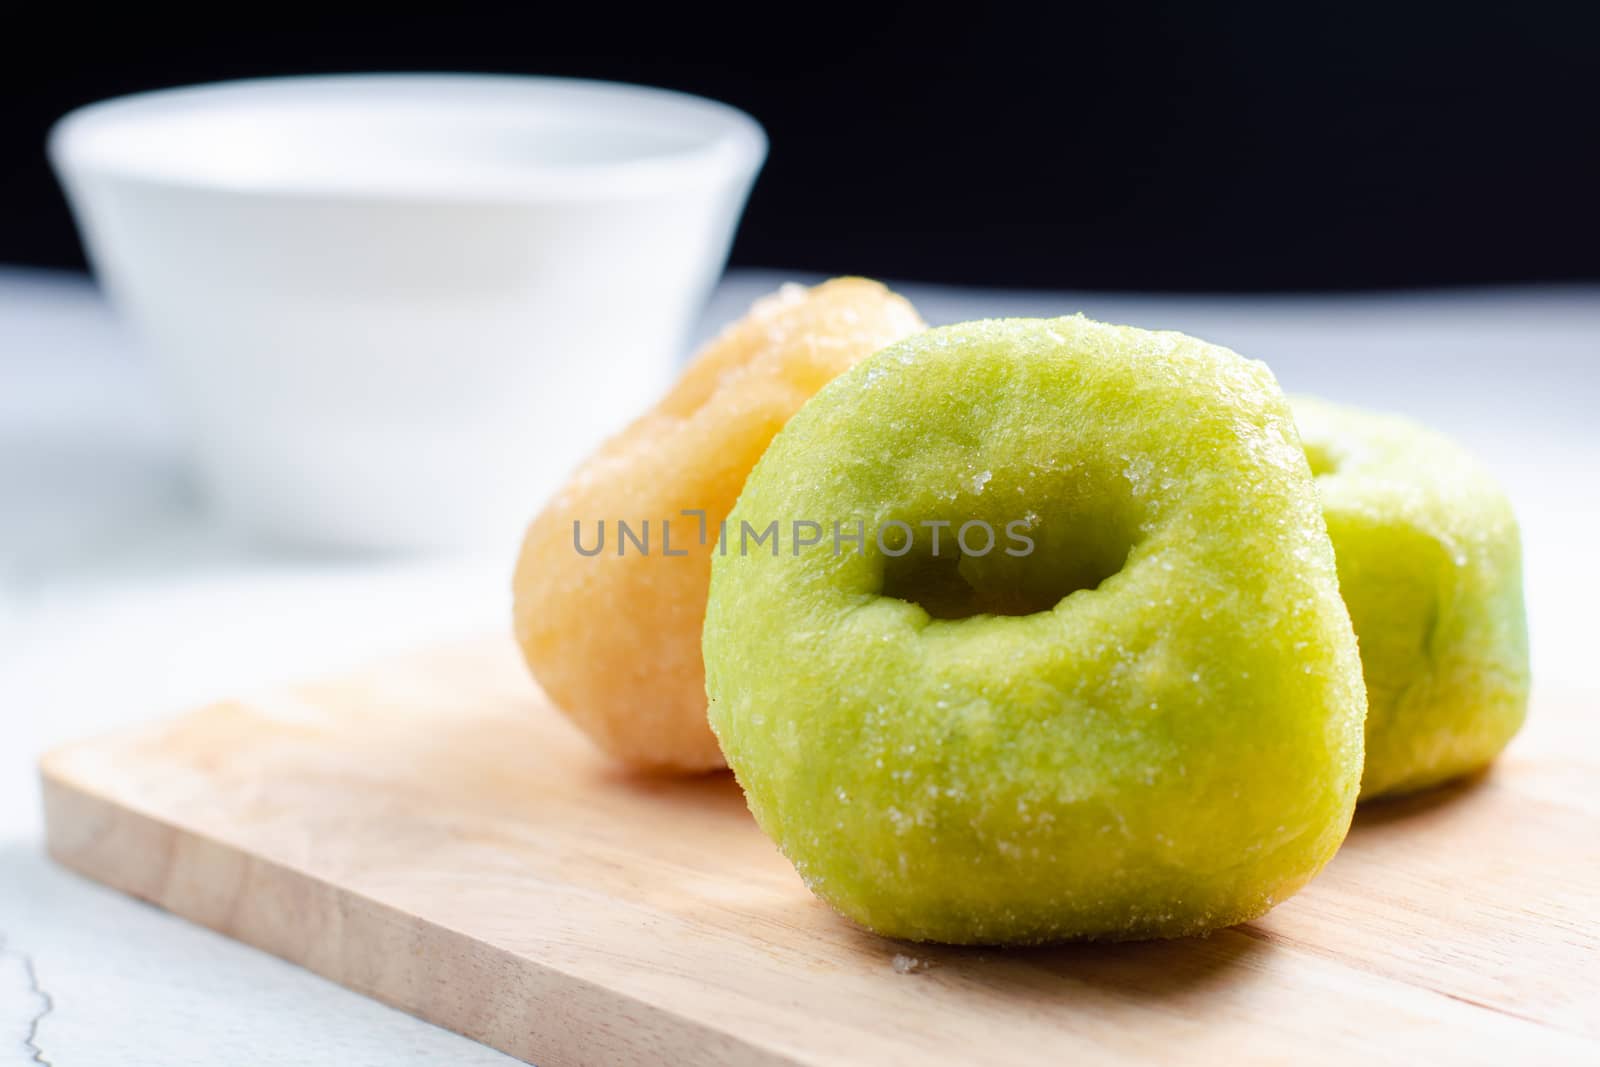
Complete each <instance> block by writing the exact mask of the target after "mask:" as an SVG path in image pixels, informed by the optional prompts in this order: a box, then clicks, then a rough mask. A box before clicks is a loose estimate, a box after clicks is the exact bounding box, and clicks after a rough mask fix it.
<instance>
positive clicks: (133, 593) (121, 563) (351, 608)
mask: <svg viewBox="0 0 1600 1067" xmlns="http://www.w3.org/2000/svg"><path fill="white" fill-rule="evenodd" d="M780 280H783V279H782V277H780V276H779V275H776V274H772V273H767V272H735V273H733V274H731V275H730V276H729V277H728V278H727V279H725V281H724V282H723V284H722V286H721V287H720V288H719V290H718V292H717V294H716V296H715V297H714V299H713V301H712V305H711V307H710V309H709V310H708V312H707V315H706V317H705V325H704V326H703V327H702V330H701V332H702V334H705V333H708V332H710V330H711V329H713V328H714V327H715V326H717V325H720V324H721V323H722V322H725V321H727V320H729V319H731V318H733V317H734V316H735V315H737V314H738V313H739V312H740V311H741V310H742V309H743V307H744V305H746V304H748V303H749V301H750V300H751V299H753V298H754V297H755V296H756V295H758V294H759V293H761V292H763V291H766V290H768V289H770V288H772V287H774V286H775V285H776V283H777V282H778V281H780ZM801 280H807V279H801ZM903 291H905V292H906V293H907V295H909V296H910V297H911V298H912V299H913V300H914V301H915V302H916V303H917V304H918V306H919V307H920V308H921V309H922V310H923V312H924V314H925V315H926V317H927V318H928V319H929V320H930V321H933V322H947V321H956V320H959V319H964V318H975V317H981V316H996V315H1021V314H1030V315H1037V314H1065V313H1070V312H1074V311H1079V310H1082V311H1084V312H1085V313H1087V314H1090V315H1092V316H1094V317H1097V318H1104V319H1109V320H1112V321H1121V322H1132V323H1137V324H1139V325H1146V326H1159V327H1170V328H1174V329H1181V330H1185V331H1187V332H1190V333H1194V334H1197V335H1199V336H1202V337H1206V338H1208V339H1211V340H1215V341H1219V342H1221V343H1224V344H1227V345H1230V346H1231V347H1233V348H1236V349H1238V350H1239V351H1241V352H1244V353H1246V354H1248V355H1251V356H1254V357H1256V358H1260V359H1264V360H1266V361H1267V362H1269V363H1270V364H1271V365H1272V366H1273V368H1274V370H1275V371H1276V372H1277V373H1278V376H1279V378H1280V379H1281V380H1282V381H1283V383H1284V385H1285V386H1286V387H1287V388H1288V389H1290V390H1291V391H1304V392H1312V393H1318V394H1322V395H1325V396H1328V397H1330V398H1333V399H1339V400H1346V401H1351V402H1356V403H1363V404H1366V405H1367V406H1371V407H1378V408H1385V409H1391V410H1396V411H1403V412H1406V413H1409V414H1411V415H1414V416H1415V417H1417V418H1420V419H1422V420H1424V421H1427V422H1430V423H1432V424H1434V425H1436V426H1438V427H1440V428H1442V429H1445V430H1447V431H1449V432H1451V433H1453V434H1455V435H1457V436H1458V437H1460V438H1461V439H1462V440H1464V441H1466V442H1467V443H1468V444H1469V445H1470V446H1471V447H1472V448H1473V449H1474V450H1475V451H1477V452H1478V453H1479V454H1480V455H1481V456H1482V457H1483V458H1484V459H1485V460H1486V461H1487V462H1488V464H1489V465H1490V466H1491V467H1492V468H1493V469H1494V470H1495V471H1496V472H1497V474H1498V475H1499V476H1500V478H1501V479H1502V481H1503V482H1504V484H1505V485H1506V486H1507V488H1508V489H1509V491H1510V493H1511V495H1512V498H1513V501H1514V503H1515V504H1516V507H1517V510H1518V514H1519V516H1520V518H1521V521H1522V524H1523V533H1524V546H1525V552H1526V559H1527V568H1526V581H1527V592H1528V603H1529V615H1530V626H1531V629H1532V639H1533V650H1534V651H1533V655H1534V672H1535V678H1536V685H1537V686H1540V687H1543V686H1547V685H1548V686H1553V687H1557V688H1560V689H1564V690H1572V689H1580V690H1594V691H1600V681H1596V680H1595V678H1594V676H1593V672H1591V671H1590V670H1589V668H1588V662H1587V660H1588V658H1589V657H1590V656H1591V655H1592V651H1591V646H1592V640H1591V639H1590V636H1589V635H1590V633H1591V632H1592V630H1591V625H1592V624H1591V623H1590V619H1591V612H1592V611H1593V610H1594V605H1596V604H1597V603H1600V555H1597V553H1596V552H1595V550H1594V548H1593V544H1594V540H1595V538H1594V534H1593V531H1594V529H1595V528H1596V521H1597V519H1600V477H1597V475H1600V426H1597V420H1596V416H1595V413H1596V412H1597V411H1600V287H1563V288H1519V289H1483V290H1457V291H1450V292H1439V293H1415V294H1387V295H1351V296H1328V297H1311V296H1307V297H1270V298H1242V297H1153V296H1135V295H1107V294H1069V293H1056V294H1051V293H1022V292H1011V291H990V292H985V291H980V290H967V289H946V288H938V287H931V286H905V287H903ZM509 562H510V561H509V560H507V559H498V558H459V559H456V558H433V559H417V560H364V559H351V558H348V557H346V558H324V557H317V556H308V555H293V554H285V553H283V552H281V551H275V550H272V549H268V548H263V547H261V546H258V545H254V544H252V543H250V542H249V541H247V540H243V539H241V538H239V537H238V536H237V535H235V534H233V533H231V532H230V531H228V530H225V529H221V528H219V527H218V526H217V525H216V524H214V523H213V522H212V521H211V520H210V519H209V518H208V516H207V515H206V513H205V512H204V510H203V508H201V507H200V505H199V504H198V502H197V501H196V500H195V499H194V497H193V494H192V492H191V490H190V488H189V485H188V482H187V480H186V479H185V477H184V471H183V463H182V452H181V446H180V442H179V439H178V437H177V434H176V432H175V430H174V427H173V426H172V425H171V423H170V421H169V419H168V417H167V414H166V412H165V410H164V408H163V405H162V401H161V397H160V394H159V391H158V390H157V389H156V388H155V386H154V383H152V382H151V381H150V378H149V375H148V373H147V370H146V366H145V364H144V362H143V360H142V359H141V358H140V357H139V355H138V352H137V348H136V346H135V345H133V344H132V343H131V342H130V341H129V340H128V339H127V338H126V337H125V336H124V334H123V331H122V330H121V328H120V327H119V325H118V324H117V322H116V320H115V319H114V317H113V316H112V315H111V314H110V313H109V312H108V310H107V309H106V307H105V305H104V303H103V302H102V300H101V299H100V297H99V295H98V293H97V292H96V290H95V289H94V288H93V286H92V285H91V284H90V283H89V282H88V281H87V280H85V279H83V278H81V277H77V276H73V275H64V274H50V273H45V272H31V271H5V270H0V1065H4V1064H8V1063H12V1062H15V1063H31V1062H48V1063H53V1064H58V1065H69V1064H103V1063H118V1064H130V1065H137V1064H147V1063H148V1064H167V1065H181V1064H190V1063H195V1064H202V1063H203V1064H211V1063H217V1062H224V1063H229V1064H236V1065H248V1064H258V1063H259V1064H269V1063H270V1064H277V1063H299V1064H321V1063H327V1064H346V1065H352V1064H368V1063H370V1064H399V1063H410V1062H418V1063H420V1062H433V1061H439V1060H446V1061H449V1062H453V1063H461V1064H471V1063H489V1062H510V1061H509V1060H507V1059H506V1058H505V1057H503V1056H500V1055H498V1054H496V1053H494V1052H491V1051H490V1050H488V1049H486V1048H483V1047H482V1046H480V1045H477V1044H475V1043H473V1042H471V1041H467V1040H465V1039H463V1038H459V1037H456V1036H455V1035H453V1034H449V1033H446V1032H444V1031H441V1030H439V1029H437V1028H435V1027H432V1026H429V1025H427V1024H425V1023H422V1022H418V1021H416V1020H414V1019H411V1018H410V1017H408V1016H406V1015H403V1014H401V1013H399V1012H395V1011H392V1010H390V1009H388V1008H385V1007H383V1006H381V1005H379V1004H376V1003H374V1002H372V1001H369V1000H367V999H365V998H363V997H360V996H357V995H356V994H353V993H350V992H347V991H345V990H343V989H341V988H339V987H337V986H334V985H331V984H330V983H328V982H326V981H324V980H322V979H320V978H317V977H315V976H312V975H310V974H307V973H305V972H303V971H300V970H298V969H297V968H294V967H291V966H289V965H288V964H285V963H282V962H280V961H278V960H276V959H273V958H271V957H268V956H265V955H263V954H261V953H259V952H256V951H254V950H252V949H248V948H245V947H243V946H241V945H237V944H234V943H233V942H230V941H228V940H227V939H225V938H222V937H220V936H218V935H216V934H212V933H210V932H208V931H205V930H202V929H199V928H196V927H193V926H190V925H189V924H187V923H185V922H182V921H180V920H177V919H175V918H173V917H171V916H168V915H166V914H164V913H161V912H159V911H156V910H154V909H152V908H150V907H147V906H145V905H142V904H139V903H137V902H134V901H131V900H129V899H126V898H124V897H122V896H120V895H118V894H116V893H113V892H111V891H109V890H105V889H102V888H101V887H99V886H97V885H94V884H92V883H89V882H86V881H84V880H82V879H80V878H78V877H76V876H74V875H71V874H68V873H67V872H65V871H62V870H60V869H58V868H56V867H55V866H53V865H52V864H51V863H50V862H49V861H48V860H47V859H46V858H45V857H44V855H43V852H42V849H41V845H40V829H39V803H38V795H37V782H36V779H35V775H34V771H33V763H34V760H35V759H36V757H37V755H38V754H39V752H41V751H42V750H43V749H45V748H47V747H49V746H50V745H53V744H55V743H58V742H60V741H62V740H66V739H68V738H71V737H75V736H82V735H85V734H88V733H93V732H95V731H98V730H101V729H104V728H107V727H109V726H112V725H115V724H118V723H122V722H126V721H129V720H132V719H137V718H141V717H147V716H151V715H155V714H160V713H162V712H165V711H170V710H174V709H177V708H181V707H183V706H186V705H190V704H194V703H198V702H201V701H204V700H208V699H212V698H216V697H221V696H224V695H227V694H229V693H233V692H238V691H240V690H241V689H251V688H256V687H259V686H263V685H269V684H275V683H278V682H282V681H286V680H290V679H294V678H299V677H304V676H307V675H315V674H318V673H322V672H325V671H332V670H338V669H342V668H344V667H347V666H351V665H353V664H355V663H358V662H360V661H362V660H366V659H370V658H373V657H375V656H378V655H381V654H384V653H388V652H393V651H398V650H401V649H404V648H406V647H409V646H415V645H419V644H423V643H426V642H428V641H431V640H434V639H437V638H444V637H455V636H462V635H466V634H471V633H477V632H485V631H492V630H495V629H499V628H501V627H503V626H504V625H505V623H506V619H507V615H508V610H509V594H508V591H507V574H508V570H509ZM1535 709H1536V711H1537V703H1536V704H1535Z"/></svg>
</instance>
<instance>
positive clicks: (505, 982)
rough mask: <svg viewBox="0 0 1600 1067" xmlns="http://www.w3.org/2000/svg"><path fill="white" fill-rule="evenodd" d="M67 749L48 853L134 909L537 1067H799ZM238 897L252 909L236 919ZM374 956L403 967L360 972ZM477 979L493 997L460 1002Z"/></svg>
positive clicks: (52, 804)
mask: <svg viewBox="0 0 1600 1067" xmlns="http://www.w3.org/2000/svg"><path fill="white" fill-rule="evenodd" d="M71 747H72V746H70V745H68V746H63V747H62V748H59V749H56V750H54V751H52V752H51V753H49V754H48V755H46V756H45V757H44V758H42V759H41V760H40V761H39V781H40V787H41V794H42V801H43V810H44V833H45V848H46V851H47V853H48V854H49V856H50V857H51V859H53V860H54V861H55V862H56V863H58V864H60V865H61V866H63V867H65V868H67V869H68V870H71V871H74V872H76V873H77V874H80V875H83V876H84V877H87V878H89V879H91V880H93V881H96V882H99V883H101V884H103V885H106V886H109V887H110V888H112V889H115V890H117V891H119V892H122V893H125V894H127V895H129V896H131V897H133V898H135V899H137V900H141V901H144V902H146V903H149V904H153V905H155V906H156V907H159V908H161V909H162V910H164V911H167V912H169V913H171V914H173V915H176V916H178V917H180V918H183V919H186V920H188V921H190V922H194V923H197V924H199V925H201V926H204V927H206V928H207V929H209V930H212V931H214V932H216V933H219V934H222V935H223V936H225V937H228V938H230V939H232V940H235V941H240V942H242V943H244V944H247V945H249V946H251V947H252V948H256V949H259V950H261V951H263V952H267V953H269V954H270V955H273V956H276V957H278V958H280V959H282V960H285V961H287V962H289V963H292V964H294V965H296V966H299V967H302V968H304V969H306V970H308V971H311V972H312V973H314V974H317V975H319V976H320V977H322V978H325V979H328V980H329V981H332V982H334V983H336V984H338V985H341V986H344V987H346V988H348V989H351V990H353V991H355V992H357V993H360V994H362V995H364V996H368V997H371V998H373V999H374V1000H377V1001H379V1002H381V1003H383V1004H386V1005H388V1006H389V1007H392V1008H396V1009H398V1010H400V1011H404V1012H406V1013H407V1014H409V1015H413V1016H415V1017H417V1018H419V1019H422V1020H424V1021H426V1022H429V1023H432V1024H434V1025H436V1026H441V1027H443V1028H445V1029H447V1030H450V1031H452V1032H454V1033H457V1034H460V1035H462V1036H464V1037H467V1038H470V1039H472V1040H474V1041H478V1042H480V1043H482V1044H485V1045H488V1046H489V1047H491V1048H494V1049H497V1050H499V1051H501V1052H505V1053H507V1054H508V1055H511V1056H514V1057H516V1058H518V1059H520V1060H523V1061H525V1062H528V1063H532V1064H537V1065H538V1067H568V1065H571V1067H582V1065H585V1064H592V1063H596V1062H604V1063H608V1064H618V1065H620V1067H627V1065H631V1064H661V1063H696V1064H702V1063H703V1064H714V1065H728V1067H735V1065H745V1064H749V1065H752V1067H796V1065H800V1064H804V1063H806V1062H807V1061H806V1060H804V1059H802V1058H798V1057H797V1056H795V1055H792V1054H790V1053H787V1052H785V1051H783V1050H779V1049H775V1048H771V1047H768V1046H764V1045H756V1044H752V1043H750V1042H749V1041H748V1040H746V1039H743V1038H741V1037H739V1036H738V1035H735V1034H732V1033H729V1032H727V1031H724V1030H720V1029H717V1028H715V1027H713V1026H709V1025H707V1024H705V1023H702V1022H698V1021H696V1020H694V1019H690V1018H686V1017H684V1016H682V1015H679V1014H676V1013H674V1012H672V1011H670V1010H668V1009H665V1008H662V1007H659V1006H657V1005H654V1004H651V1003H649V1002H647V1001H643V1000H640V999H638V998H636V997H632V996H630V995H628V994H626V993H624V992H621V991H619V990H615V989H609V988H606V987H604V986H601V985H598V984H596V983H593V982H591V981H589V980H587V979H584V978H581V977H578V976H574V975H571V974H568V973H566V972H563V971H561V970H559V969H558V968H554V967H550V966H547V965H545V964H541V963H539V962H537V961H535V960H532V959H529V958H527V957H524V956H520V955H517V954H515V953H512V952H509V951H506V950H504V949H499V948H495V947H493V946H486V945H483V944H481V943H477V942H474V941H473V940H472V939H471V938H469V937H468V936H467V935H465V934H462V933H460V932H458V931H455V930H452V929H449V928H448V927H444V926H441V925H438V924H436V923H433V922H431V921H429V920H426V919H423V918H421V917H419V916H415V915H412V914H410V913H407V912H404V911H401V910H400V909H397V908H395V907H392V906H390V905H387V904H384V903H382V902H381V901H378V900H376V899H373V898H371V897H367V896H364V895H361V894H359V893H356V892H353V891H351V890H348V889H343V888H341V887H339V886H336V885H334V884H332V883H329V882H327V881H325V880H323V879H320V878H317V877H316V876H315V875H312V874H310V873H308V872H305V871H301V870H297V869H295V868H293V867H292V866H289V865H284V864H277V863H272V862H268V861H264V860H261V859H259V858H257V857H254V856H251V855H249V854H247V853H245V852H243V851H242V850H239V849H237V848H235V847H233V846H231V845H228V844H226V843H224V842H221V841H218V840H216V839H214V838H212V837H210V836H208V835H206V834H204V833H202V832H199V831H196V830H194V829H193V828H190V827H185V826H181V825H178V824H176V823H172V822H168V821H165V820H163V819H161V818H158V817H156V816H154V815H150V814H148V813H145V812H141V811H138V810H136V809H134V808H133V807H130V806H128V805H126V804H123V803H121V802H119V801H117V800H114V799H112V798H109V797H105V796H100V795H98V794H96V793H94V792H92V791H91V790H88V789H86V788H84V787H82V786H81V785H79V784H78V783H76V782H74V781H73V780H72V779H71V777H70V775H69V774H66V773H64V772H63V771H62V770H61V764H62V763H63V762H65V760H64V759H63V758H62V757H64V756H66V755H67V754H68V753H69V752H70V749H71ZM218 884H225V885H230V886H232V889H231V890H230V891H229V892H227V893H222V894H219V893H217V892H216V890H215V888H214V887H215V886H216V885H218ZM245 893H250V894H253V895H256V896H257V898H258V899H257V901H256V904H257V907H256V908H253V909H245V910H244V911H241V910H240V909H238V908H237V906H236V904H237V901H238V899H239V898H240V896H241V895H243V894H245ZM261 897H266V898H268V899H269V900H270V901H271V904H270V906H262V904H261V899H260V898H261ZM252 913H253V914H252ZM485 953H488V954H489V957H490V959H491V960H492V965H491V966H492V970H493V972H494V973H492V974H490V975H487V976H486V975H484V974H483V971H484V964H483V962H482V960H483V957H484V955H485ZM474 956H476V957H477V958H476V959H475V958H474ZM384 958H400V959H406V960H410V961H414V962H413V964H412V966H410V967H407V968H405V969H404V970H400V971H396V970H394V969H392V968H389V969H386V968H382V967H376V968H374V967H373V966H370V964H371V963H372V962H373V961H376V960H381V959H384ZM486 977H487V978H488V979H489V980H490V982H491V983H492V985H493V986H494V988H496V989H497V990H500V991H501V995H500V996H499V997H497V998H493V999H491V1000H488V1001H484V1000H482V999H475V998H472V997H470V996H467V997H463V996H461V995H459V993H458V992H457V991H460V990H468V989H475V988H480V987H481V986H482V985H483V983H484V979H485V978H486Z"/></svg>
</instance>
